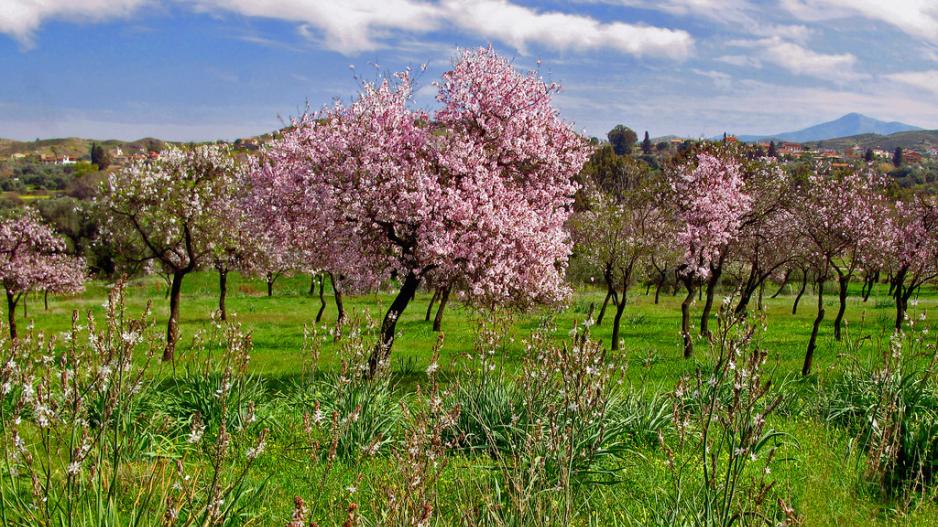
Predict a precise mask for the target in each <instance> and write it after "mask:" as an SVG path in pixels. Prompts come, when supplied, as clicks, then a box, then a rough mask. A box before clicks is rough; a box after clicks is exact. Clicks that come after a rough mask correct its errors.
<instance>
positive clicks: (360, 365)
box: [289, 319, 406, 461]
mask: <svg viewBox="0 0 938 527" xmlns="http://www.w3.org/2000/svg"><path fill="white" fill-rule="evenodd" d="M343 326H344V327H342V328H340V330H339V331H342V332H343V333H344V334H345V336H344V337H343V338H342V339H340V340H339V341H338V350H337V352H336V353H337V356H338V358H339V359H340V360H341V365H340V367H339V371H338V372H330V371H325V370H323V369H321V368H320V360H321V358H322V344H323V343H324V342H325V341H326V340H331V339H332V338H333V337H331V336H330V335H326V334H322V335H320V334H319V333H318V332H317V330H316V328H312V329H310V330H307V333H306V337H305V339H304V343H305V344H304V347H305V350H304V355H305V356H306V357H307V364H306V368H305V369H306V371H305V372H304V375H303V376H302V377H301V380H300V381H299V382H298V383H297V385H296V386H295V387H294V389H293V391H292V394H291V396H290V399H289V400H290V402H291V404H292V406H293V407H294V408H296V409H297V410H298V412H299V413H300V414H301V415H302V416H303V428H304V432H305V435H306V438H307V442H308V448H309V452H310V457H311V458H313V459H322V458H325V459H327V460H329V461H332V460H334V459H336V458H342V459H351V460H355V459H359V458H361V457H370V456H375V455H378V454H384V453H387V449H388V447H389V446H390V445H391V444H392V443H393V442H395V441H399V440H400V439H401V438H400V432H401V421H402V419H403V412H402V409H401V400H402V399H404V398H406V396H405V394H404V393H403V392H402V391H401V390H399V389H398V387H397V384H396V382H395V381H394V380H393V378H392V375H391V371H390V368H388V364H387V363H381V364H379V365H378V368H376V370H375V372H374V374H373V375H371V378H369V375H368V373H369V365H368V358H369V356H370V353H371V347H372V346H373V344H372V343H371V341H370V340H369V337H368V336H369V335H371V334H374V333H375V328H374V323H373V321H371V320H370V319H369V320H366V321H365V322H364V323H363V324H359V323H358V322H357V321H356V320H348V321H345V322H344V324H343Z"/></svg>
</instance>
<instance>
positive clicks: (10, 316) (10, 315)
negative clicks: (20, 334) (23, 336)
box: [7, 289, 19, 340]
mask: <svg viewBox="0 0 938 527" xmlns="http://www.w3.org/2000/svg"><path fill="white" fill-rule="evenodd" d="M17 300H19V299H18V298H16V295H14V294H13V293H12V292H10V290H9V289H7V324H8V325H9V326H10V340H16V302H17Z"/></svg>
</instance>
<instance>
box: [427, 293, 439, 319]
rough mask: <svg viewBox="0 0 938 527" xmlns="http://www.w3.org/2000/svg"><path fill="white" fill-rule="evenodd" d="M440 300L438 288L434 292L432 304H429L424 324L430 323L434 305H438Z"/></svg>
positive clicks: (431, 298) (431, 299)
mask: <svg viewBox="0 0 938 527" xmlns="http://www.w3.org/2000/svg"><path fill="white" fill-rule="evenodd" d="M438 298H440V289H439V288H436V289H434V290H433V296H431V297H430V303H429V304H427V314H426V315H425V316H424V317H423V321H424V322H430V315H432V314H433V304H435V303H436V301H437V299H438Z"/></svg>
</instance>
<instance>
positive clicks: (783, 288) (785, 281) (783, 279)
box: [772, 269, 791, 298]
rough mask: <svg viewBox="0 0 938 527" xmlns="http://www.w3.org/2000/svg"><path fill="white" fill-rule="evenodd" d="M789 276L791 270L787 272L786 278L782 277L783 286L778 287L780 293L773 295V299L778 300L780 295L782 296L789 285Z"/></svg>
mask: <svg viewBox="0 0 938 527" xmlns="http://www.w3.org/2000/svg"><path fill="white" fill-rule="evenodd" d="M789 276H791V269H789V270H787V271H785V276H783V277H782V285H780V286H778V291H776V292H775V294H774V295H772V298H778V295H780V294H782V291H784V290H785V286H786V285H788V277H789Z"/></svg>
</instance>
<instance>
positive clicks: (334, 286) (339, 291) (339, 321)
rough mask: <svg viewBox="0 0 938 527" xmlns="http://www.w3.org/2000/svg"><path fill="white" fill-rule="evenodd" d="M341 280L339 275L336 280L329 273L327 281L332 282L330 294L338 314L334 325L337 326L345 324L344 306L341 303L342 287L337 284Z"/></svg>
mask: <svg viewBox="0 0 938 527" xmlns="http://www.w3.org/2000/svg"><path fill="white" fill-rule="evenodd" d="M341 279H342V276H341V275H340V276H339V279H338V280H337V279H336V277H335V275H334V274H332V273H329V280H330V281H331V282H332V294H333V296H335V308H336V310H337V311H338V312H339V314H338V319H337V320H336V325H338V326H341V325H342V324H344V323H345V304H344V303H343V302H342V286H341V285H340V284H339V281H340V280H341Z"/></svg>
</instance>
